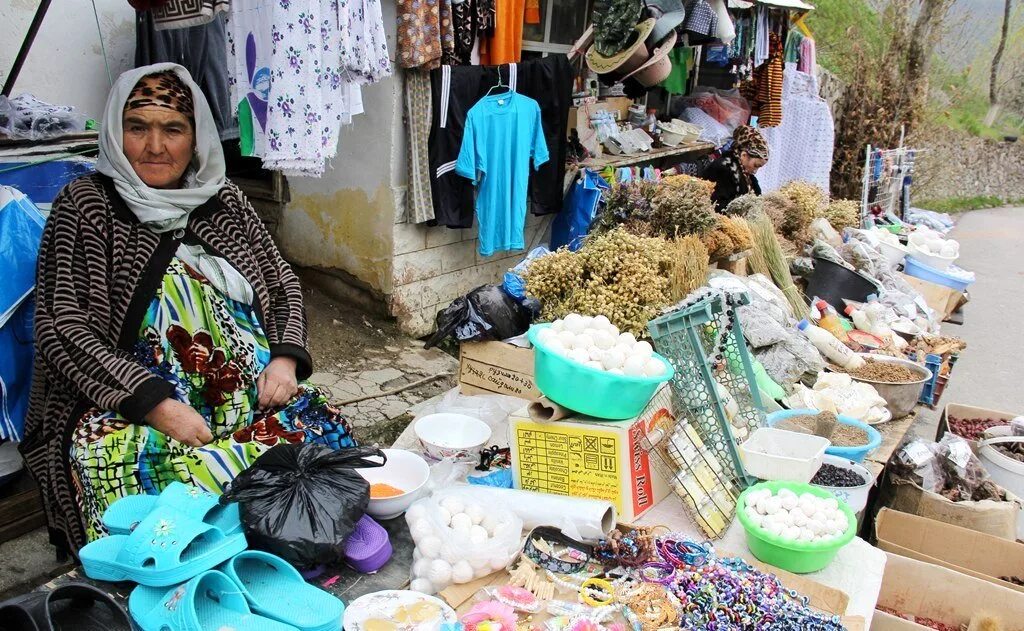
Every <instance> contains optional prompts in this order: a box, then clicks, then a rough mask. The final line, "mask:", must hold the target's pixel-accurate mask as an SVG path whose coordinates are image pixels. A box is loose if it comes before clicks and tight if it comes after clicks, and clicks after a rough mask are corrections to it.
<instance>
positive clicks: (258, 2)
mask: <svg viewBox="0 0 1024 631" xmlns="http://www.w3.org/2000/svg"><path fill="white" fill-rule="evenodd" d="M272 25H273V8H272V6H271V5H270V3H269V2H267V1H266V0H235V2H234V4H233V5H232V7H231V12H230V13H229V14H228V18H227V24H226V26H227V40H228V87H229V89H230V95H231V103H232V104H233V107H234V108H235V109H236V112H237V116H238V139H239V149H240V152H241V154H242V155H243V156H249V157H263V156H265V155H266V154H267V109H268V108H269V106H270V85H271V81H272V76H271V71H270V67H271V65H272V64H273V53H274V48H273V43H272V41H271V27H272Z"/></svg>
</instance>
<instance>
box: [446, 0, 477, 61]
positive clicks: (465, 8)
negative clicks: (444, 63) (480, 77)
mask: <svg viewBox="0 0 1024 631" xmlns="http://www.w3.org/2000/svg"><path fill="white" fill-rule="evenodd" d="M476 1H477V0H461V2H454V3H452V32H453V33H454V36H455V47H454V50H453V51H452V58H453V59H452V63H451V65H453V66H461V65H464V64H468V63H469V62H470V59H471V57H472V54H473V45H474V44H476V31H477V22H478V20H477V15H478V14H477V12H476Z"/></svg>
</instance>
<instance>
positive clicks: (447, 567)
mask: <svg viewBox="0 0 1024 631" xmlns="http://www.w3.org/2000/svg"><path fill="white" fill-rule="evenodd" d="M427 578H428V579H429V580H430V582H431V583H433V584H434V585H436V586H437V587H441V586H447V585H448V584H449V583H450V582H451V580H452V565H451V563H448V562H447V561H442V560H441V559H436V560H434V561H431V562H430V570H428V572H427Z"/></svg>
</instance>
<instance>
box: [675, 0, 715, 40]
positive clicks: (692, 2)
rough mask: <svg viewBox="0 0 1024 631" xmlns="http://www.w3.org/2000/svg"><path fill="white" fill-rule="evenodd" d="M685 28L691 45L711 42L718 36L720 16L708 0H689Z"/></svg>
mask: <svg viewBox="0 0 1024 631" xmlns="http://www.w3.org/2000/svg"><path fill="white" fill-rule="evenodd" d="M683 30H684V31H686V34H687V35H688V36H689V43H690V45H691V46H699V45H701V44H709V43H711V42H713V41H715V39H717V37H718V16H717V15H716V14H715V11H714V9H712V8H711V5H709V4H708V2H707V0H689V1H688V2H687V3H686V21H684V22H683Z"/></svg>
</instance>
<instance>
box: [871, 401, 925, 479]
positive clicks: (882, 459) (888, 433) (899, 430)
mask: <svg viewBox="0 0 1024 631" xmlns="http://www.w3.org/2000/svg"><path fill="white" fill-rule="evenodd" d="M916 420H917V413H916V412H914V413H912V414H910V415H908V416H905V417H903V418H901V419H897V420H895V421H889V422H887V423H882V424H881V425H875V426H874V428H875V429H877V430H878V431H879V432H880V433H881V434H882V444H881V445H879V447H878V449H876V450H875V453H873V454H871V455H869V456H868V457H867V458H866V459H865V460H864V466H865V467H866V468H867V469H868V471H870V472H871V473H872V475H874V476H875V479H877V478H878V476H880V475H882V470H883V469H885V463H887V462H889V458H891V457H892V454H893V452H895V451H896V448H897V447H899V446H900V443H901V442H903V437H904V436H906V434H907V432H908V431H910V428H911V426H913V424H914V421H916Z"/></svg>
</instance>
